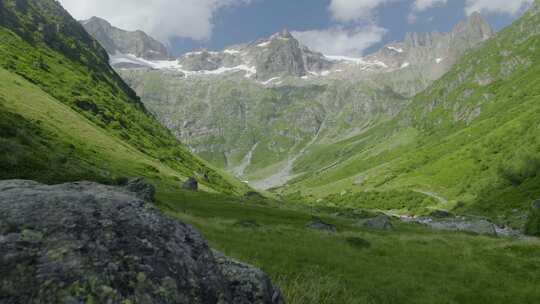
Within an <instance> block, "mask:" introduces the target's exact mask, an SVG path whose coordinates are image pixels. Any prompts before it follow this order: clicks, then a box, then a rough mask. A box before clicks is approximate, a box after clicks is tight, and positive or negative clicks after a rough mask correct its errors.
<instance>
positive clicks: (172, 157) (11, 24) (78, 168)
mask: <svg viewBox="0 0 540 304" xmlns="http://www.w3.org/2000/svg"><path fill="white" fill-rule="evenodd" d="M0 14H1V16H0V17H1V18H0V40H1V41H2V44H0V54H1V56H0V67H2V68H3V69H5V70H7V71H9V72H11V73H14V74H18V75H20V77H22V78H24V79H25V80H26V81H23V80H22V79H19V78H16V77H14V75H13V74H10V73H8V72H6V71H3V72H2V77H3V78H4V79H6V80H7V81H6V83H5V85H4V86H3V87H2V89H3V92H2V94H3V95H4V101H3V103H7V104H8V105H4V106H3V108H2V116H4V117H7V118H6V119H9V121H13V123H12V124H11V123H10V124H9V125H13V126H16V128H11V130H12V131H5V133H6V132H7V133H6V134H3V139H2V140H3V143H4V146H5V147H6V148H5V149H2V151H0V152H1V155H2V159H8V160H9V161H6V162H5V164H3V166H4V167H5V168H4V170H2V172H1V176H0V177H1V178H14V177H25V178H34V179H39V180H41V181H43V182H52V181H63V180H71V179H73V178H74V177H81V176H86V177H89V178H90V177H92V179H100V180H105V179H107V180H111V179H112V178H114V177H117V176H119V175H121V174H123V172H117V171H115V168H116V167H115V166H107V164H106V163H107V162H105V161H95V162H94V163H93V164H92V165H89V164H85V161H80V160H81V159H82V160H86V161H88V159H87V158H85V157H83V155H86V156H88V154H89V155H92V153H94V154H98V155H99V157H98V159H102V160H104V159H106V157H105V156H106V153H103V150H102V149H99V148H98V147H102V148H103V145H100V146H98V147H96V146H92V145H91V144H90V143H92V140H91V139H87V143H88V145H87V147H86V149H85V150H84V151H81V153H82V154H80V155H79V156H78V157H74V158H71V156H73V155H75V154H76V153H73V151H72V150H73V147H72V146H71V145H70V144H71V143H70V139H69V137H67V136H58V134H56V137H55V136H53V135H51V134H50V130H46V128H44V127H42V126H41V125H40V123H41V122H44V123H48V121H47V120H48V118H47V116H46V115H47V112H46V111H45V110H44V109H41V108H33V110H35V111H36V112H39V111H41V112H42V116H41V117H40V118H39V121H35V120H33V119H36V118H35V117H29V115H27V114H29V112H28V110H29V109H30V108H28V109H23V108H21V106H18V107H14V106H13V105H14V104H15V103H17V104H26V105H27V106H29V105H31V104H32V102H36V101H35V100H31V98H33V96H25V95H23V94H19V95H18V97H17V95H15V92H16V91H17V90H18V89H19V90H22V91H24V89H22V88H28V84H27V83H26V82H30V83H32V84H34V85H35V86H37V87H38V88H40V89H41V91H42V92H41V93H40V94H38V93H36V94H34V96H35V95H39V96H40V98H41V100H44V99H46V97H45V95H49V96H48V100H50V101H54V100H56V101H58V102H60V103H62V104H63V105H65V106H67V108H66V109H70V111H71V112H66V115H74V113H75V112H77V113H78V118H77V119H74V120H75V122H74V124H73V125H69V127H68V124H67V123H66V124H62V123H58V122H57V125H56V127H57V128H63V130H60V131H62V132H61V133H64V135H65V134H66V133H68V132H71V133H70V134H72V136H75V135H73V134H74V133H76V132H77V131H79V129H78V128H79V127H81V128H83V125H85V124H88V123H90V124H91V125H92V126H93V127H94V128H96V129H97V130H98V131H99V132H101V134H103V135H104V136H107V137H110V138H109V141H110V142H115V143H116V145H123V146H125V149H128V150H132V151H134V152H136V153H130V154H131V156H130V157H133V158H134V159H138V158H139V157H141V158H144V159H146V162H148V161H151V162H153V163H155V165H153V166H151V167H147V168H146V170H143V171H144V172H141V173H144V174H142V175H144V176H150V177H152V176H154V177H159V178H161V177H162V176H161V173H160V170H159V169H156V168H159V167H167V168H168V169H167V170H166V171H169V172H170V171H174V172H176V173H175V174H173V175H180V176H200V177H201V182H202V183H203V184H206V185H207V186H208V187H210V188H213V189H215V190H217V191H222V192H230V193H233V192H234V193H241V192H244V191H245V190H246V188H245V186H243V185H241V184H240V183H238V182H236V181H234V180H232V179H229V178H226V177H224V176H223V175H221V174H220V173H218V172H217V171H215V170H214V169H212V168H211V167H209V166H208V165H207V164H206V163H205V162H203V161H202V160H200V159H198V158H197V157H194V156H193V155H191V154H190V153H189V152H188V151H187V150H186V149H185V148H184V147H183V146H182V145H181V144H180V143H179V142H178V141H177V140H176V139H175V138H174V137H173V136H172V135H171V134H170V132H169V131H168V130H166V129H165V128H164V127H162V126H161V125H160V124H159V123H158V122H157V121H156V120H155V119H154V118H153V117H152V115H150V114H149V113H148V112H147V111H146V109H145V108H144V106H143V105H142V103H141V102H140V101H139V99H138V97H137V96H136V95H135V93H134V92H133V91H132V90H131V89H130V88H129V87H127V85H125V83H124V82H123V81H122V80H121V79H120V77H119V76H118V75H117V74H116V73H115V72H114V71H113V70H112V69H111V68H110V67H109V64H108V56H107V54H106V52H105V51H104V50H103V49H102V48H101V46H99V44H98V43H97V42H96V41H95V40H94V39H93V38H91V37H90V36H89V35H88V34H87V33H86V32H85V31H84V29H83V28H82V27H81V26H80V25H79V23H78V22H76V21H75V20H73V19H72V18H71V17H70V16H69V14H67V12H65V11H64V10H63V9H62V8H61V7H60V5H59V4H58V3H57V2H56V1H49V0H46V1H28V0H21V1H2V2H1V3H0ZM34 90H37V88H34ZM12 91H13V92H12ZM17 98H18V99H17ZM27 98H28V99H27ZM9 104H11V106H9ZM39 106H40V107H45V106H47V104H46V103H41V104H40V105H39ZM66 109H64V110H61V111H67V110H66ZM56 110H58V109H56ZM16 114H20V115H21V116H18V115H16ZM6 121H7V120H6ZM40 121H41V122H40ZM76 121H79V122H80V124H81V126H77V125H76ZM96 132H97V131H96ZM19 135H25V137H27V139H24V140H25V141H27V144H26V145H25V144H24V142H23V143H21V139H20V138H19ZM51 136H52V138H53V141H52V142H54V143H55V144H52V142H48V141H49V139H50V138H51ZM80 137H81V138H84V136H83V135H82V134H81V135H80ZM105 146H106V145H105ZM109 148H110V149H115V148H114V147H109ZM10 149H11V150H10ZM34 149H36V150H37V151H43V152H44V153H43V155H40V154H38V153H33V151H34ZM13 151H19V152H20V153H13ZM92 151H94V152H92ZM57 158H58V159H57ZM55 159H56V160H55ZM28 161H32V164H36V165H39V167H35V168H36V169H35V170H32V168H34V167H33V165H29V163H28ZM62 162H65V163H69V165H65V166H67V167H63V166H58V164H59V163H62ZM143 162H145V161H143ZM25 166H26V168H25ZM116 166H117V167H121V166H123V165H120V164H116ZM124 166H129V165H128V164H126V165H124ZM37 168H40V169H39V170H38V169H37ZM66 168H70V169H71V170H68V173H66V172H65V170H64V169H66ZM44 172H47V173H46V174H45V173H44ZM72 175H73V176H72ZM202 177H204V178H202Z"/></svg>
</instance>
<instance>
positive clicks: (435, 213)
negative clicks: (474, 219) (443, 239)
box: [430, 210, 452, 218]
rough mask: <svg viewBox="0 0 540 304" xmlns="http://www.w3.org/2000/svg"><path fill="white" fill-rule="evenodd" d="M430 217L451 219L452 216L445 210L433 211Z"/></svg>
mask: <svg viewBox="0 0 540 304" xmlns="http://www.w3.org/2000/svg"><path fill="white" fill-rule="evenodd" d="M430 216H432V217H436V218H447V217H452V214H451V213H450V212H448V211H446V210H435V211H433V212H431V214H430Z"/></svg>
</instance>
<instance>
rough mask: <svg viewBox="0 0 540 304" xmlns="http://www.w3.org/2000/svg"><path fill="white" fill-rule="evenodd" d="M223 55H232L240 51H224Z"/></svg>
mask: <svg viewBox="0 0 540 304" xmlns="http://www.w3.org/2000/svg"><path fill="white" fill-rule="evenodd" d="M223 53H225V54H230V55H234V54H238V53H240V51H238V50H225V51H223Z"/></svg>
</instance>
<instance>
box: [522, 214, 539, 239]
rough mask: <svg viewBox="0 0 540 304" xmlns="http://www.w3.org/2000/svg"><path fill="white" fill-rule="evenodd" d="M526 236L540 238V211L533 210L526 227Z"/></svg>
mask: <svg viewBox="0 0 540 304" xmlns="http://www.w3.org/2000/svg"><path fill="white" fill-rule="evenodd" d="M525 234H527V235H532V236H540V209H532V210H531V213H530V214H529V219H528V220H527V224H526V225H525Z"/></svg>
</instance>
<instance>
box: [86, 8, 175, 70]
mask: <svg viewBox="0 0 540 304" xmlns="http://www.w3.org/2000/svg"><path fill="white" fill-rule="evenodd" d="M81 24H82V25H83V26H84V28H85V29H86V31H87V32H88V33H89V34H91V35H92V36H94V38H96V40H98V41H99V43H100V44H101V45H102V46H103V47H104V48H105V49H106V50H107V52H108V53H109V54H111V55H115V54H119V53H121V54H132V55H135V56H137V57H140V58H144V59H148V60H166V59H169V52H168V50H167V48H166V47H165V46H164V45H163V44H162V43H161V42H159V41H157V40H155V39H154V38H152V37H150V36H148V35H147V34H146V33H144V32H142V31H133V32H130V31H124V30H121V29H119V28H116V27H114V26H112V25H111V24H110V23H109V22H107V21H106V20H104V19H101V18H98V17H92V18H90V19H88V20H84V21H81Z"/></svg>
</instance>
